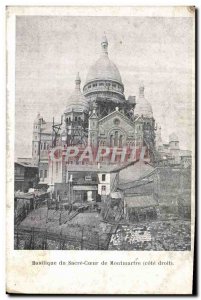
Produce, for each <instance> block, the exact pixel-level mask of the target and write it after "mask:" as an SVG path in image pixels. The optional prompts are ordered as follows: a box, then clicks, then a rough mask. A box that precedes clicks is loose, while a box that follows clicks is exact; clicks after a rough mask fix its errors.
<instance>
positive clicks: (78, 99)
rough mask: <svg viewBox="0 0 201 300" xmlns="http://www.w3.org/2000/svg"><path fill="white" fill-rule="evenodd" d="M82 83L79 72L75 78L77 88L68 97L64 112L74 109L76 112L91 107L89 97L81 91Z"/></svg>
mask: <svg viewBox="0 0 201 300" xmlns="http://www.w3.org/2000/svg"><path fill="white" fill-rule="evenodd" d="M80 83H81V80H80V77H79V73H78V74H77V76H76V80H75V90H74V92H73V93H72V94H71V96H70V97H69V98H68V104H67V106H66V109H65V112H64V113H68V112H71V111H72V110H73V111H75V112H83V111H87V110H88V109H89V107H88V102H87V99H86V98H85V96H84V95H83V94H82V93H81V90H80Z"/></svg>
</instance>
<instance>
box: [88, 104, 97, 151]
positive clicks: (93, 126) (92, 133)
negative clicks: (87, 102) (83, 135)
mask: <svg viewBox="0 0 201 300" xmlns="http://www.w3.org/2000/svg"><path fill="white" fill-rule="evenodd" d="M96 109H97V104H96V103H93V111H92V114H91V115H90V117H89V135H88V145H89V146H91V147H93V148H97V147H98V130H99V128H98V115H97V112H96Z"/></svg>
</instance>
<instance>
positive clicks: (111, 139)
mask: <svg viewBox="0 0 201 300" xmlns="http://www.w3.org/2000/svg"><path fill="white" fill-rule="evenodd" d="M110 147H113V134H112V135H111V136H110Z"/></svg>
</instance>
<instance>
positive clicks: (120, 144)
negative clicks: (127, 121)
mask: <svg viewBox="0 0 201 300" xmlns="http://www.w3.org/2000/svg"><path fill="white" fill-rule="evenodd" d="M122 142H123V136H122V135H120V137H119V148H122V144H123V143H122Z"/></svg>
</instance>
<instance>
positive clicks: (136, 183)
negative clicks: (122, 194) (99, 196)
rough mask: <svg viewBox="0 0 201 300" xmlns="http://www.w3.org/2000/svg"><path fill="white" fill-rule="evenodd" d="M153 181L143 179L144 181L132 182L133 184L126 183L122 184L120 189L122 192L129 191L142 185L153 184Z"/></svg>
mask: <svg viewBox="0 0 201 300" xmlns="http://www.w3.org/2000/svg"><path fill="white" fill-rule="evenodd" d="M152 182H153V180H152V179H148V178H145V179H142V180H136V181H131V182H126V183H122V184H119V186H118V189H120V190H127V189H132V188H136V187H139V186H142V185H146V184H149V183H152Z"/></svg>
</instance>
